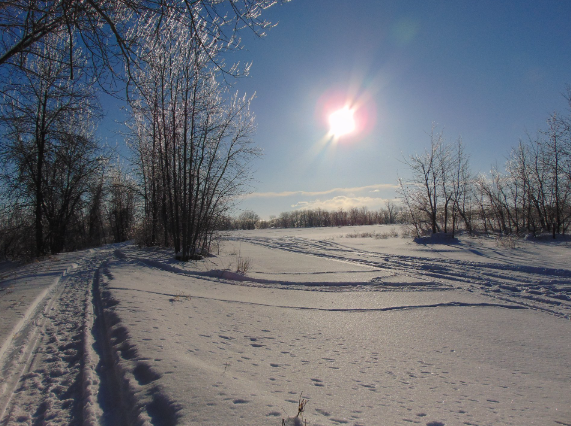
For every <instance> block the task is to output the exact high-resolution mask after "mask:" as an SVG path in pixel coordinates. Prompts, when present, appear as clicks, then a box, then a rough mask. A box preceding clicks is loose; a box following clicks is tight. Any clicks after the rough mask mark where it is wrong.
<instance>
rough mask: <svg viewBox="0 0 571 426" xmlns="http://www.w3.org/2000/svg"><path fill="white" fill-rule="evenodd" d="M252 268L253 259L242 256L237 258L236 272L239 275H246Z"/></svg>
mask: <svg viewBox="0 0 571 426" xmlns="http://www.w3.org/2000/svg"><path fill="white" fill-rule="evenodd" d="M251 266H252V259H250V258H249V257H242V256H237V257H236V272H238V273H239V274H244V275H246V273H247V272H248V270H249V269H250V267H251Z"/></svg>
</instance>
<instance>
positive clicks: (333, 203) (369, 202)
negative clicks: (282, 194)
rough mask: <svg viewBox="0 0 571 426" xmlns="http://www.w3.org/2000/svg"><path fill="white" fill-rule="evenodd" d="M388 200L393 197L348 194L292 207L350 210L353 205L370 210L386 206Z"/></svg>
mask: <svg viewBox="0 0 571 426" xmlns="http://www.w3.org/2000/svg"><path fill="white" fill-rule="evenodd" d="M387 200H391V201H393V199H392V198H387V199H385V198H376V197H347V196H343V195H340V196H336V197H332V198H329V199H325V200H320V199H317V200H311V201H299V202H297V203H296V204H293V205H292V206H291V207H292V208H293V209H294V210H315V209H322V210H329V211H332V210H339V209H343V210H349V209H351V208H353V207H367V208H368V209H369V210H377V209H379V208H381V207H382V206H384V204H385V202H386V201H387Z"/></svg>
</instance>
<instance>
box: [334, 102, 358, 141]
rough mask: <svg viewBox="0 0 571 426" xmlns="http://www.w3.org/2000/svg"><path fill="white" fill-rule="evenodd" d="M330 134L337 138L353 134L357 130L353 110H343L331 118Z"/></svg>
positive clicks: (346, 108) (336, 112)
mask: <svg viewBox="0 0 571 426" xmlns="http://www.w3.org/2000/svg"><path fill="white" fill-rule="evenodd" d="M329 126H330V132H331V134H332V135H333V136H334V137H335V138H338V137H340V136H343V135H346V134H348V133H351V132H352V131H354V130H355V119H354V118H353V110H351V109H349V108H348V107H344V108H341V109H339V110H337V111H335V112H334V113H332V114H331V115H330V116H329Z"/></svg>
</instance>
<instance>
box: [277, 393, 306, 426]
mask: <svg viewBox="0 0 571 426" xmlns="http://www.w3.org/2000/svg"><path fill="white" fill-rule="evenodd" d="M306 404H307V399H304V398H302V397H301V395H299V402H298V403H297V414H296V415H295V416H294V417H288V418H287V419H282V426H307V420H304V419H303V412H304V411H305V405H306Z"/></svg>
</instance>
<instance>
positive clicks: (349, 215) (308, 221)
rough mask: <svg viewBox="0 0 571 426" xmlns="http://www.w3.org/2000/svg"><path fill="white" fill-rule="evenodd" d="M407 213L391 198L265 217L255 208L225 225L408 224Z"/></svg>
mask: <svg viewBox="0 0 571 426" xmlns="http://www.w3.org/2000/svg"><path fill="white" fill-rule="evenodd" d="M406 216H407V215H406V212H405V211H404V209H403V207H402V206H400V205H399V204H397V203H395V202H393V201H387V202H386V203H385V208H381V209H379V210H368V209H367V208H366V207H360V208H357V207H354V208H350V209H347V210H344V209H338V210H332V211H328V210H323V209H315V210H312V209H306V210H294V211H290V212H284V213H280V215H279V216H277V217H276V216H273V217H270V219H269V220H262V219H260V217H259V216H258V215H257V214H256V213H255V212H253V211H251V210H246V211H244V212H243V213H242V214H240V216H238V217H237V218H227V219H226V221H224V222H223V228H224V229H226V230H230V229H267V228H314V227H327V226H359V225H384V224H397V223H405V222H406V221H407V217H406Z"/></svg>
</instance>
